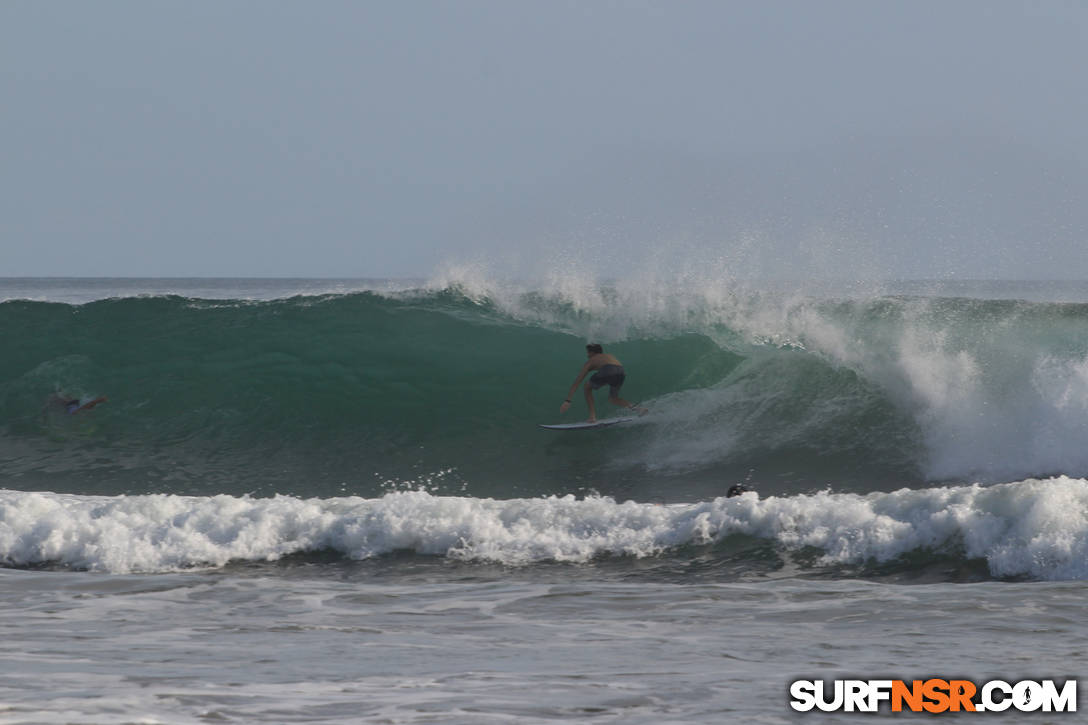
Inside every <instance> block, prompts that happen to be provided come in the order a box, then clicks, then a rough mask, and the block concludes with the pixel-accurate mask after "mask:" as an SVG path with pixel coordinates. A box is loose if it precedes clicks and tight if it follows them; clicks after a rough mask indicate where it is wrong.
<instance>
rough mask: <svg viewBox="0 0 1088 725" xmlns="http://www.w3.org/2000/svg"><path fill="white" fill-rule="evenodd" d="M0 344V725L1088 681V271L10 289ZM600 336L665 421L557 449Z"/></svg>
mask: <svg viewBox="0 0 1088 725" xmlns="http://www.w3.org/2000/svg"><path fill="white" fill-rule="evenodd" d="M0 340H2V342H3V346H2V348H0V476H2V478H0V635H2V636H0V673H2V676H0V723H111V724H114V723H218V722H238V723H250V722H269V723H290V722H306V723H341V722H374V723H466V724H469V723H508V722H517V723H555V722H568V721H569V722H578V723H647V724H651V723H652V724H655V725H656V724H659V723H724V722H752V723H779V722H794V721H799V720H814V721H822V722H838V721H839V719H840V718H841V719H847V720H849V721H850V722H858V721H859V719H862V720H863V719H866V718H882V717H893V718H894V719H895V720H896V721H898V722H914V721H917V722H929V721H931V719H932V718H933V717H934V716H933V715H911V714H909V713H897V714H895V715H891V714H890V713H887V712H885V713H884V714H883V715H868V716H866V715H858V714H854V715H842V714H838V715H836V714H814V713H809V714H801V713H796V712H794V711H793V710H792V709H791V708H790V706H789V700H790V697H789V685H790V683H791V682H792V681H794V680H796V679H822V680H828V681H830V680H834V679H842V678H851V677H862V678H870V677H884V678H890V679H905V680H911V679H927V678H929V677H942V678H946V679H947V678H965V679H970V680H972V681H975V682H979V683H982V682H985V681H987V680H992V679H1002V680H1006V681H1009V682H1015V681H1018V680H1023V679H1035V680H1039V679H1056V680H1065V679H1067V678H1081V679H1083V678H1084V676H1085V674H1086V672H1085V671H1086V667H1085V663H1086V661H1088V625H1085V622H1086V621H1088V619H1086V617H1085V614H1084V612H1085V602H1086V600H1088V283H1086V282H1016V281H989V282H986V281H957V282H885V283H869V284H858V283H852V284H845V283H822V284H818V285H817V284H800V283H790V282H761V283H757V282H744V281H737V280H728V281H724V280H714V279H710V278H678V279H668V280H662V279H631V280H610V281H604V282H599V281H595V280H594V281H587V280H581V279H578V278H576V277H574V278H572V277H570V276H564V277H557V278H555V279H545V280H538V281H509V280H496V279H492V278H489V277H488V276H487V275H486V274H481V273H478V272H475V271H473V270H471V269H460V270H451V271H449V272H447V273H445V274H442V275H439V276H437V277H435V278H433V279H429V280H286V279H281V280H253V279H176V280H167V279H148V280H136V279H116V280H114V279H0ZM587 342H599V343H601V344H603V345H604V347H605V350H606V351H607V352H610V353H612V354H614V355H616V356H617V357H618V358H619V359H620V360H622V361H623V363H624V365H625V368H626V370H627V381H626V384H625V385H624V388H623V395H624V397H626V398H628V399H629V400H632V401H637V402H639V403H640V404H641V405H643V406H645V407H646V408H648V409H649V411H650V412H649V414H647V415H646V416H644V417H642V418H639V419H638V420H637V421H635V422H633V423H628V424H624V425H619V426H614V427H610V428H605V429H600V430H593V431H577V432H553V431H546V430H542V429H540V428H538V427H537V424H538V423H556V422H573V421H575V420H578V419H580V418H583V417H585V415H586V409H585V403H584V401H583V400H582V399H581V393H580V392H579V393H578V394H576V395H575V396H574V407H573V409H572V410H571V411H570V412H568V413H567V414H565V415H560V413H559V405H560V403H562V402H563V399H564V398H565V397H566V393H567V390H568V388H569V386H570V384H571V383H572V382H573V380H574V378H575V376H576V375H577V373H578V370H579V368H580V366H581V365H582V363H583V362H584V360H585V351H584V345H585V344H586V343H587ZM98 397H106V398H107V400H106V401H105V402H103V403H101V404H99V405H98V406H97V407H95V408H93V409H91V410H84V411H81V412H79V413H76V414H74V415H70V414H68V413H67V412H66V410H65V408H64V405H63V403H64V402H65V401H68V400H73V399H79V400H81V401H83V402H86V401H89V400H93V399H95V398H98ZM606 397H607V396H606V395H605V394H604V392H603V391H602V392H601V393H600V394H599V395H598V397H597V404H598V409H599V412H600V413H601V416H602V417H605V416H608V415H614V414H617V413H618V412H619V409H615V408H610V407H609V405H608V403H607V402H606ZM734 484H744V485H745V486H746V487H747V488H748V489H749V491H748V492H747V493H744V494H742V495H740V496H735V497H727V496H726V492H727V491H728V489H729V488H730V487H731V486H733V485H734ZM1081 695H1082V697H1081V700H1085V698H1088V690H1085V689H1084V688H1083V687H1081ZM1085 707H1088V704H1086V705H1085ZM960 717H968V718H973V719H974V720H979V721H987V722H1021V721H1022V720H1023V718H1025V715H1023V714H1020V713H1016V712H1015V711H1012V712H1005V713H988V714H985V715H977V714H976V715H955V714H946V715H944V716H943V718H945V719H953V720H955V719H959V718H960ZM1078 717H1083V715H1082V714H1067V713H1051V714H1044V713H1034V714H1032V715H1030V721H1031V722H1033V723H1049V722H1075V721H1077V718H1078Z"/></svg>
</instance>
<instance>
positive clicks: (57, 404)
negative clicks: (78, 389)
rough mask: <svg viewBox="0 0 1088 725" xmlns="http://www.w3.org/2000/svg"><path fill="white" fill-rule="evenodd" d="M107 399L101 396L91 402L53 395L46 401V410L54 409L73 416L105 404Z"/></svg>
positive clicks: (58, 394) (59, 394)
mask: <svg viewBox="0 0 1088 725" xmlns="http://www.w3.org/2000/svg"><path fill="white" fill-rule="evenodd" d="M107 400H109V398H107V397H106V396H104V395H103V396H102V397H100V398H94V399H93V400H85V399H80V398H72V397H70V396H67V395H65V394H63V393H53V394H52V395H50V396H49V399H48V400H46V408H47V409H48V408H56V409H59V410H63V411H64V412H65V413H67V414H68V415H75V414H76V413H80V412H82V411H84V410H90V409H91V408H93V407H95V406H96V405H98V404H99V403H105V402H106V401H107Z"/></svg>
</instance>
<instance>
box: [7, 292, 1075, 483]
mask: <svg viewBox="0 0 1088 725" xmlns="http://www.w3.org/2000/svg"><path fill="white" fill-rule="evenodd" d="M603 299H604V303H603V306H602V307H599V308H594V309H589V310H587V309H585V308H584V307H579V306H578V305H574V304H571V303H570V302H569V300H567V301H565V300H563V299H561V298H559V297H557V296H555V295H543V294H539V293H526V294H521V295H518V296H517V298H516V304H512V303H510V302H509V300H505V301H504V300H498V299H494V298H473V297H471V296H469V295H467V294H464V293H463V291H461V290H459V289H456V288H452V289H445V290H439V291H429V292H427V291H419V292H415V293H406V294H397V295H387V296H382V295H379V294H374V293H356V294H349V295H329V296H320V297H296V298H292V299H286V300H276V301H270V302H226V301H206V300H192V299H186V298H182V297H139V298H126V299H112V300H103V301H98V302H92V303H88V304H84V305H65V304H56V303H43V302H25V301H12V302H5V303H2V304H0V337H2V339H4V340H5V341H8V344H7V345H6V346H5V350H4V352H3V353H2V355H0V416H2V428H0V460H2V461H3V464H4V470H5V472H6V479H7V480H6V483H5V485H4V487H6V488H17V489H21V490H43V489H48V490H54V491H60V492H64V491H72V492H79V493H101V494H116V493H155V492H170V493H186V494H204V495H208V494H215V493H229V494H235V495H238V494H245V493H252V494H255V495H271V494H273V493H289V494H293V495H297V496H322V497H325V496H338V495H359V496H373V495H377V494H380V493H382V492H385V491H389V490H395V489H404V488H423V489H426V490H429V491H431V492H433V493H450V494H453V493H456V494H458V495H469V496H475V497H495V498H507V497H513V496H536V495H546V494H565V493H576V494H577V493H586V492H590V491H595V492H599V493H602V494H606V495H615V496H620V497H632V498H636V499H640V500H651V499H661V500H669V501H675V500H697V499H701V498H704V497H707V496H714V495H721V493H722V492H723V491H724V489H725V488H727V487H728V486H729V485H730V484H732V483H736V482H738V481H741V480H746V479H747V480H749V481H750V482H752V483H754V484H757V485H759V486H760V487H761V488H762V490H764V491H766V492H775V491H783V492H787V491H802V490H814V489H817V488H821V487H824V486H828V485H832V486H836V487H839V488H846V489H858V490H861V489H873V488H881V487H883V488H889V487H896V486H899V485H907V484H910V483H912V482H917V481H919V480H921V479H924V478H942V477H943V478H955V477H957V476H961V477H970V476H971V475H973V473H974V471H973V470H972V466H976V463H977V464H978V465H977V466H976V467H977V468H980V470H981V469H984V468H985V465H986V464H987V461H986V460H984V458H985V455H986V452H987V451H994V452H996V453H995V455H999V457H1000V455H1003V454H1001V451H1002V450H1003V449H1007V444H1006V440H1005V439H1006V438H1007V437H1011V436H1015V435H1016V434H1017V432H1020V433H1022V432H1023V429H1022V428H1018V427H1017V426H1016V425H1013V424H1012V423H1010V422H1009V421H1005V420H1003V419H1001V416H1002V415H1003V414H1005V413H1008V414H1010V417H1011V413H1012V412H1013V411H1014V410H1016V409H1022V408H1023V405H1025V401H1028V402H1030V403H1031V404H1033V405H1036V406H1037V410H1036V415H1037V419H1038V416H1039V415H1041V416H1042V423H1043V424H1054V425H1057V424H1059V423H1061V422H1062V421H1063V420H1065V418H1063V417H1062V416H1063V415H1065V412H1063V409H1062V408H1061V404H1062V403H1061V401H1063V400H1064V401H1065V405H1066V406H1067V408H1066V409H1065V410H1066V412H1068V410H1071V408H1070V407H1069V406H1074V407H1075V405H1079V404H1081V402H1082V401H1083V400H1088V395H1085V394H1084V393H1083V392H1082V391H1081V389H1080V388H1078V387H1077V385H1078V380H1079V378H1078V377H1077V375H1078V373H1077V370H1078V369H1079V368H1077V365H1078V364H1080V362H1081V361H1082V360H1083V359H1084V356H1085V352H1084V342H1083V339H1085V338H1088V336H1084V333H1085V332H1086V327H1088V326H1086V321H1085V318H1086V316H1085V314H1084V309H1083V308H1081V307H1080V306H1061V305H1052V304H1050V305H1034V306H1028V307H1025V306H1024V305H1017V304H1011V303H1001V302H981V301H963V300H938V301H927V302H925V303H924V304H922V303H919V302H917V301H912V300H907V299H896V298H882V299H875V300H868V301H861V302H811V301H810V302H805V303H802V304H792V306H791V305H790V304H782V303H781V302H775V303H773V304H772V303H771V302H768V301H766V300H762V299H759V298H750V299H747V300H744V301H737V300H733V301H731V302H730V303H729V306H728V309H727V310H726V309H723V308H722V307H720V306H715V305H712V304H710V303H708V302H707V301H706V300H695V301H692V300H684V301H681V302H675V301H673V302H669V303H668V304H662V305H646V306H645V308H644V310H643V312H645V310H650V311H651V312H652V314H650V313H646V314H641V313H640V314H635V315H632V314H631V309H630V308H631V304H630V300H625V299H621V298H619V297H612V298H610V297H608V295H603ZM636 312H637V311H636ZM1082 336H1083V337H1082ZM590 339H593V340H600V341H602V342H604V343H605V345H606V350H607V351H608V352H610V353H613V354H615V355H616V356H617V357H619V358H620V359H621V360H622V361H623V363H624V364H625V367H626V369H627V373H628V376H627V382H626V385H625V386H624V390H623V394H624V396H625V397H626V398H628V399H630V400H632V401H642V402H643V404H645V405H647V406H648V407H650V408H651V414H650V415H649V416H646V418H645V419H641V420H639V421H638V422H637V423H635V424H632V425H628V426H620V427H616V428H610V429H606V430H601V431H595V432H587V433H553V432H548V431H542V430H540V429H538V428H537V426H536V424H537V423H542V422H560V421H563V420H566V421H573V420H577V419H578V417H580V416H584V415H585V408H584V403H583V402H582V401H581V400H580V398H581V396H580V394H576V396H575V401H574V403H575V409H574V410H573V411H572V412H571V413H568V414H567V415H566V416H560V414H559V411H558V408H559V404H560V403H561V402H562V400H563V398H564V397H565V394H566V391H567V389H568V387H569V386H570V384H571V382H572V381H573V380H574V377H575V376H576V374H577V372H578V370H579V367H580V366H581V364H582V363H583V362H584V360H585V353H584V347H583V346H584V344H585V343H586V342H587V341H589V340H590ZM1074 340H1080V342H1079V343H1075V344H1074V343H1073V341H1074ZM1077 344H1079V347H1077V346H1076V345H1077ZM1070 345H1073V347H1070ZM1048 365H1049V366H1050V368H1048V367H1047V366H1048ZM1086 369H1088V366H1086ZM1086 379H1088V376H1086ZM957 385H958V386H960V387H959V388H957ZM1048 385H1049V386H1050V387H1049V388H1048V387H1047V386H1048ZM963 386H967V389H961V388H963ZM972 386H973V387H972ZM1063 386H1064V387H1063ZM1085 389H1086V390H1088V384H1086V388H1085ZM56 394H63V395H66V396H71V397H93V396H99V395H105V396H108V397H109V401H108V402H107V403H105V404H103V405H101V406H99V407H98V408H96V409H94V410H93V411H87V412H84V413H80V414H76V415H65V414H64V413H63V412H59V411H57V410H56V409H55V408H50V407H49V406H48V405H47V400H48V399H49V397H50V396H51V395H56ZM942 396H943V397H942ZM957 396H959V397H957ZM1063 396H1064V397H1063ZM1078 396H1081V397H1078ZM606 397H607V396H606V395H605V393H604V392H603V391H602V392H600V393H599V394H598V397H597V401H598V407H599V409H600V412H601V413H602V415H608V414H611V413H612V410H615V409H612V410H609V409H608V408H609V406H608V404H607V403H606V402H605V399H606ZM1070 401H1072V402H1070ZM1003 406H1004V407H1003ZM983 409H989V410H991V411H996V413H997V415H998V420H999V421H1000V422H998V423H994V422H993V421H991V423H986V422H985V421H983V422H979V421H978V420H977V419H975V418H977V416H976V414H977V413H978V411H979V410H983ZM972 416H974V417H975V418H972ZM950 433H954V434H957V435H960V436H961V441H960V442H961V443H966V445H967V446H968V448H970V449H971V450H968V451H967V453H966V454H965V455H967V454H972V453H973V452H975V453H979V455H978V456H977V458H978V461H977V462H972V461H971V460H967V461H966V462H964V461H961V460H960V459H958V458H957V457H956V456H957V455H959V453H957V451H959V452H962V451H960V449H956V448H952V447H950V448H948V449H946V448H944V447H942V446H943V444H942V441H943V440H945V439H947V438H948V436H949V435H950ZM1073 433H1076V431H1075V430H1074V431H1073ZM1071 440H1072V439H1071ZM1057 446H1058V450H1057V451H1054V450H1051V451H1049V452H1047V451H1045V450H1041V452H1038V455H1037V456H1035V453H1034V452H1033V453H1031V454H1030V455H1027V456H1026V457H1025V456H1024V455H1020V456H1019V458H1017V456H1016V451H1007V453H1008V457H1007V458H1008V460H1006V459H1001V460H999V461H998V464H999V465H998V466H997V468H998V469H1002V467H1004V468H1009V467H1010V466H1012V467H1013V468H1015V466H1013V464H1014V463H1015V462H1016V460H1020V461H1022V462H1024V463H1025V465H1027V466H1029V467H1036V468H1038V467H1044V468H1045V467H1046V466H1047V465H1049V462H1051V461H1052V462H1053V465H1054V467H1055V468H1064V469H1067V470H1068V469H1075V468H1076V466H1078V465H1086V466H1088V460H1081V459H1080V458H1077V455H1076V454H1075V453H1074V452H1072V450H1071V444H1066V443H1065V442H1064V440H1061V441H1058V444H1057ZM972 447H973V448H972ZM1032 456H1035V458H1032ZM1047 456H1049V458H1048V457H1047ZM991 462H992V461H991ZM1006 464H1007V465H1006ZM1003 472H1004V471H1003V469H1002V470H1001V471H1000V472H997V473H995V474H994V475H1001V474H1002V473H1003ZM1013 472H1014V471H1011V470H1010V471H1009V473H1010V475H1011V474H1012V473H1013ZM1031 472H1034V473H1047V472H1050V471H1031ZM1068 472H1070V473H1075V472H1076V471H1074V470H1068Z"/></svg>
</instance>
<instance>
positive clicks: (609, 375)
mask: <svg viewBox="0 0 1088 725" xmlns="http://www.w3.org/2000/svg"><path fill="white" fill-rule="evenodd" d="M626 379H627V373H625V372H623V366H622V365H604V366H602V367H601V369H600V370H598V371H597V372H595V373H593V377H591V378H590V379H589V384H590V385H592V386H593V389H594V390H596V389H597V388H600V387H603V386H605V385H607V386H608V388H609V394H610V395H611V396H612V397H613V398H615V397H616V396H618V395H619V394H620V388H621V387H623V381H624V380H626Z"/></svg>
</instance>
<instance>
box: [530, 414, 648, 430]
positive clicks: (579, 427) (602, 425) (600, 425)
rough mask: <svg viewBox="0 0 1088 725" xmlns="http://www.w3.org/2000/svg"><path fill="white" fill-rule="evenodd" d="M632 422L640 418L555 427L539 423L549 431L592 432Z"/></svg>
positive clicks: (633, 417)
mask: <svg viewBox="0 0 1088 725" xmlns="http://www.w3.org/2000/svg"><path fill="white" fill-rule="evenodd" d="M632 420H638V417H637V416H628V417H626V418H605V419H604V420H597V421H594V422H592V423H590V422H588V421H585V420H583V421H582V422H580V423H555V424H554V425H546V424H544V423H539V425H540V427H541V428H547V429H548V430H592V429H593V428H607V427H608V426H610V425H616V424H617V423H630V422H631V421H632Z"/></svg>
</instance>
